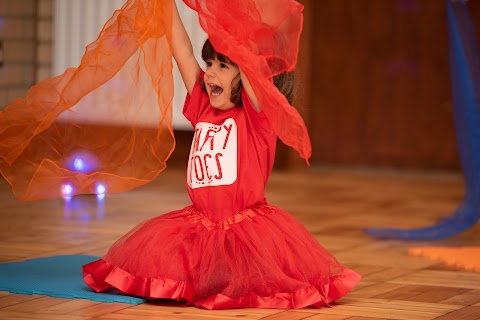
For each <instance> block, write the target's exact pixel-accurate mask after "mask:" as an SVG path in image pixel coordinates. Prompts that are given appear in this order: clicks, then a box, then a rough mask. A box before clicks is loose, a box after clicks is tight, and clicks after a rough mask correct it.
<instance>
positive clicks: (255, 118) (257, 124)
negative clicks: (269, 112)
mask: <svg viewBox="0 0 480 320" xmlns="http://www.w3.org/2000/svg"><path fill="white" fill-rule="evenodd" d="M242 102H243V107H244V108H245V113H246V114H247V117H248V119H249V121H250V122H251V123H252V125H253V127H254V128H255V131H256V132H257V133H259V134H260V135H262V136H265V135H268V134H272V133H273V127H272V126H271V124H270V122H269V121H268V118H267V117H266V115H265V113H264V112H263V110H260V112H258V111H257V110H255V108H254V107H253V105H252V103H251V102H250V98H249V97H248V94H247V92H246V91H245V89H242Z"/></svg>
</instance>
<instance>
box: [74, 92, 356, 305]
mask: <svg viewBox="0 0 480 320" xmlns="http://www.w3.org/2000/svg"><path fill="white" fill-rule="evenodd" d="M242 98H243V103H244V106H243V107H234V108H232V109H230V110H227V111H219V110H217V109H214V108H213V107H211V106H210V102H209V99H208V96H207V95H206V93H204V92H203V91H202V89H201V88H200V86H199V85H198V84H197V85H196V86H195V88H194V90H193V93H192V96H191V97H187V100H186V102H185V107H184V114H185V116H186V117H187V118H188V119H189V120H190V121H191V122H192V124H193V125H194V127H195V136H194V139H193V141H192V147H191V153H190V160H189V164H188V170H187V187H188V193H189V195H190V198H191V199H192V202H193V205H191V206H189V207H186V208H184V209H181V210H178V211H174V212H170V213H167V214H165V215H161V216H158V217H156V218H153V219H150V220H147V221H145V222H143V223H141V224H140V225H138V226H137V227H135V228H134V229H133V230H132V231H130V232H129V233H128V234H127V235H125V236H123V237H122V238H121V239H119V240H118V241H117V242H116V243H115V244H114V245H113V246H112V247H111V248H110V250H109V252H108V253H107V254H106V255H105V256H104V257H103V258H102V259H100V260H97V261H95V262H92V263H90V264H87V265H85V266H83V271H84V279H85V281H86V283H87V284H88V285H89V286H90V287H92V288H93V289H95V290H96V291H98V292H101V291H105V290H108V289H111V288H112V287H113V288H117V289H119V290H120V291H121V292H124V293H126V294H131V295H135V296H141V297H146V298H148V299H155V298H168V299H174V300H180V301H186V302H187V303H189V304H194V305H196V306H201V307H204V308H207V309H224V308H245V307H258V308H285V309H290V308H302V307H306V306H315V307H321V306H327V305H328V304H329V303H330V302H332V301H334V300H336V299H338V298H340V297H342V296H343V295H345V294H346V293H347V292H349V291H350V290H351V289H352V288H353V287H354V286H355V284H356V283H357V282H358V281H359V280H360V278H361V276H360V275H358V274H357V273H356V272H354V271H352V270H350V269H348V268H346V267H344V266H342V265H340V264H339V263H338V261H337V260H336V259H335V257H333V256H332V255H331V254H330V253H329V252H327V251H326V250H325V249H324V248H323V247H322V246H321V245H320V244H319V243H318V242H317V241H316V240H315V239H314V238H313V236H312V235H311V234H310V233H309V232H308V231H307V230H306V229H305V227H304V226H303V225H302V224H300V223H299V222H298V221H297V220H296V219H294V218H293V217H292V216H291V215H289V214H288V213H287V212H285V211H283V210H282V209H280V208H277V207H274V206H271V205H269V204H267V202H266V200H265V194H264V190H265V186H266V183H267V180H268V177H269V175H270V172H271V170H272V166H273V160H274V154H275V143H276V135H275V133H274V131H273V130H272V128H271V126H270V124H269V121H268V120H267V118H266V117H265V115H264V113H263V112H259V113H257V112H256V111H255V110H254V109H253V107H252V106H251V104H250V102H249V100H248V97H247V96H246V94H245V92H243V93H242Z"/></svg>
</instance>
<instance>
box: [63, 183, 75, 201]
mask: <svg viewBox="0 0 480 320" xmlns="http://www.w3.org/2000/svg"><path fill="white" fill-rule="evenodd" d="M62 195H63V197H64V198H65V199H70V198H71V197H72V195H73V187H72V185H71V184H68V183H67V184H64V185H63V186H62Z"/></svg>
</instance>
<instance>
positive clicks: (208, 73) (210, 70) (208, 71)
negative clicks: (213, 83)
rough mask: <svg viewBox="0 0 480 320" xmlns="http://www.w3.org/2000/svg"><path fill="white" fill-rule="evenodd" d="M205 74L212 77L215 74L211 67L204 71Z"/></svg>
mask: <svg viewBox="0 0 480 320" xmlns="http://www.w3.org/2000/svg"><path fill="white" fill-rule="evenodd" d="M205 74H206V75H207V76H208V77H210V78H213V77H215V75H216V73H215V71H214V70H213V67H210V68H208V69H207V71H205Z"/></svg>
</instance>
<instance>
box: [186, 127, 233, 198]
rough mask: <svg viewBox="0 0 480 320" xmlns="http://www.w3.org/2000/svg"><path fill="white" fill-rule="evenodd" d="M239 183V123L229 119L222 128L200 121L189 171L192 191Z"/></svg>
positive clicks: (192, 148) (188, 175)
mask: <svg viewBox="0 0 480 320" xmlns="http://www.w3.org/2000/svg"><path fill="white" fill-rule="evenodd" d="M236 180H237V124H236V123H235V120H233V119H231V118H229V119H227V120H225V122H224V123H223V124H222V125H215V124H211V123H208V122H199V123H197V125H196V126H195V135H194V137H193V141H192V147H191V149H190V158H189V161H188V169H187V182H188V186H189V187H190V188H192V189H196V188H202V187H208V186H225V185H230V184H233V183H234V182H235V181H236Z"/></svg>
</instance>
